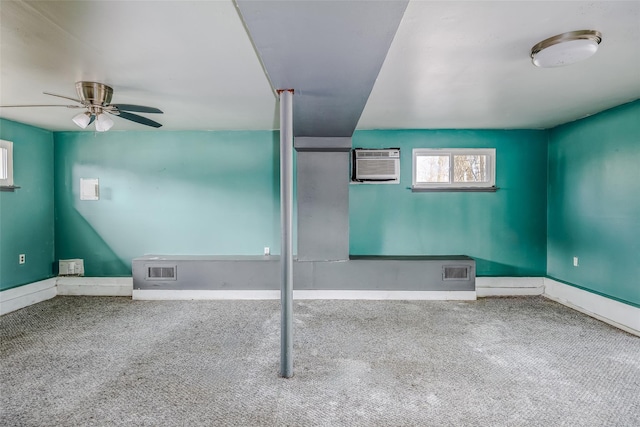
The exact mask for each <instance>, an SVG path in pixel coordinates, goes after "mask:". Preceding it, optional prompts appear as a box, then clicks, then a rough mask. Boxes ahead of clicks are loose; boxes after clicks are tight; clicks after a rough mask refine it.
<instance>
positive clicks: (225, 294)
mask: <svg viewBox="0 0 640 427" xmlns="http://www.w3.org/2000/svg"><path fill="white" fill-rule="evenodd" d="M133 299H135V300H271V299H275V300H277V299H280V291H278V290H259V291H228V290H201V291H198V290H155V289H134V290H133ZM293 299H294V300H310V299H331V300H337V299H341V300H465V301H470V300H475V299H476V293H475V292H473V291H452V292H448V291H347V290H344V291H342V290H294V291H293Z"/></svg>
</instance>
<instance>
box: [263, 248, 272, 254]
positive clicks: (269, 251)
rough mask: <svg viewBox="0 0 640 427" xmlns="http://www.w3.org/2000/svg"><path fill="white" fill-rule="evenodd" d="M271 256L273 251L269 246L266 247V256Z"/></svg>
mask: <svg viewBox="0 0 640 427" xmlns="http://www.w3.org/2000/svg"><path fill="white" fill-rule="evenodd" d="M268 255H271V249H269V246H265V247H264V256H268Z"/></svg>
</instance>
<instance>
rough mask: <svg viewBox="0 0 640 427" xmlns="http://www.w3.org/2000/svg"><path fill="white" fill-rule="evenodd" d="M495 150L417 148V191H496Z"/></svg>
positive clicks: (414, 180)
mask: <svg viewBox="0 0 640 427" xmlns="http://www.w3.org/2000/svg"><path fill="white" fill-rule="evenodd" d="M495 170H496V150H495V148H480V149H478V148H455V149H444V148H441V149H433V148H414V149H413V189H416V190H440V191H445V190H447V189H448V190H469V191H482V190H483V189H495V184H496V174H495Z"/></svg>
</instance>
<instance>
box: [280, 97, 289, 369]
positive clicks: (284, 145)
mask: <svg viewBox="0 0 640 427" xmlns="http://www.w3.org/2000/svg"><path fill="white" fill-rule="evenodd" d="M278 93H279V94H280V224H281V236H282V239H281V244H280V269H281V277H282V285H281V288H280V289H281V290H280V319H281V326H280V375H282V376H283V377H285V378H291V377H292V376H293V89H285V90H279V91H278Z"/></svg>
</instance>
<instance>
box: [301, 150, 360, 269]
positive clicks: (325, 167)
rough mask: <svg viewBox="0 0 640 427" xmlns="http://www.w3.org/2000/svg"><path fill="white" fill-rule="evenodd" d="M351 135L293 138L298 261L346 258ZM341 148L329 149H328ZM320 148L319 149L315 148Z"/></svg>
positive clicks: (347, 248) (347, 252)
mask: <svg viewBox="0 0 640 427" xmlns="http://www.w3.org/2000/svg"><path fill="white" fill-rule="evenodd" d="M347 144H348V145H349V147H350V146H351V138H296V140H295V147H296V150H298V158H297V202H298V260H301V261H335V260H346V259H348V258H349V152H348V151H344V150H343V147H344V146H346V145H347ZM334 148H335V149H336V150H340V151H329V150H331V149H334ZM315 149H319V150H321V151H314V150H315Z"/></svg>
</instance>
